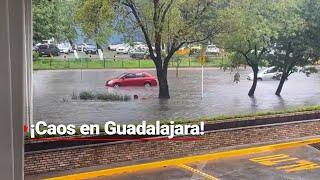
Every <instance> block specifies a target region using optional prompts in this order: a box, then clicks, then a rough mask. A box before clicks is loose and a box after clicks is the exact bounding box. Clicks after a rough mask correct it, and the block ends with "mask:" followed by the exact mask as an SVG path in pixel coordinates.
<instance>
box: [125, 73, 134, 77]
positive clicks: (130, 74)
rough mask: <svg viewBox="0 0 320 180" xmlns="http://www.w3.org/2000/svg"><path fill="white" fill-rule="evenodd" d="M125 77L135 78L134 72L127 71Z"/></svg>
mask: <svg viewBox="0 0 320 180" xmlns="http://www.w3.org/2000/svg"><path fill="white" fill-rule="evenodd" d="M125 77H126V78H136V74H133V73H129V74H127V75H126V76H125Z"/></svg>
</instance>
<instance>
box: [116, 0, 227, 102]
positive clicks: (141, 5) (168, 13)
mask: <svg viewBox="0 0 320 180" xmlns="http://www.w3.org/2000/svg"><path fill="white" fill-rule="evenodd" d="M115 5H116V7H117V10H118V12H121V15H122V16H124V17H126V19H127V20H128V21H130V22H131V24H132V26H131V27H138V28H139V29H140V30H141V32H142V34H143V36H144V38H145V42H146V44H147V46H148V48H149V54H150V57H151V59H152V60H153V62H154V64H155V66H156V70H157V77H158V81H159V98H161V99H169V98H170V95H169V87H168V80H167V71H168V65H169V62H170V60H171V58H172V56H173V55H174V54H175V52H176V51H177V50H179V49H180V48H181V47H182V46H183V45H186V44H190V43H195V42H206V41H208V40H209V39H211V38H212V37H214V36H215V35H216V34H217V33H219V32H220V31H221V30H222V29H223V26H222V24H223V23H222V22H221V19H220V11H221V10H222V9H224V8H225V4H224V1H221V0H202V1H198V0H150V1H143V0H120V1H117V2H116V3H115ZM164 43H166V44H167V52H165V53H164V52H163V50H164V49H163V44H164Z"/></svg>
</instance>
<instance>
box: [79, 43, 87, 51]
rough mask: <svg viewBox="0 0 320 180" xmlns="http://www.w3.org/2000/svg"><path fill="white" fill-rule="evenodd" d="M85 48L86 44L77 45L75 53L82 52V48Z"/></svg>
mask: <svg viewBox="0 0 320 180" xmlns="http://www.w3.org/2000/svg"><path fill="white" fill-rule="evenodd" d="M86 46H87V44H86V43H82V44H77V51H82V52H83V51H84V48H85V47H86Z"/></svg>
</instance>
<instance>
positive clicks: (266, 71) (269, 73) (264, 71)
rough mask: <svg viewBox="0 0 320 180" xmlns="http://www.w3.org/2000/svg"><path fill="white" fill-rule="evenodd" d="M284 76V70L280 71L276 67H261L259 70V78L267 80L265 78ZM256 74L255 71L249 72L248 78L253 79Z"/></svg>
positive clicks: (275, 78)
mask: <svg viewBox="0 0 320 180" xmlns="http://www.w3.org/2000/svg"><path fill="white" fill-rule="evenodd" d="M281 76H282V72H279V71H278V69H277V68H276V67H269V68H260V69H259V72H258V80H260V81H262V80H263V81H265V80H280V78H281ZM253 78H254V75H253V73H251V74H249V75H248V77H247V79H248V80H253Z"/></svg>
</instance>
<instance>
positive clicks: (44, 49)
mask: <svg viewBox="0 0 320 180" xmlns="http://www.w3.org/2000/svg"><path fill="white" fill-rule="evenodd" d="M38 52H39V56H59V55H60V49H59V48H58V47H57V46H56V45H54V44H41V45H39V46H38Z"/></svg>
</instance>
